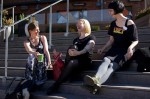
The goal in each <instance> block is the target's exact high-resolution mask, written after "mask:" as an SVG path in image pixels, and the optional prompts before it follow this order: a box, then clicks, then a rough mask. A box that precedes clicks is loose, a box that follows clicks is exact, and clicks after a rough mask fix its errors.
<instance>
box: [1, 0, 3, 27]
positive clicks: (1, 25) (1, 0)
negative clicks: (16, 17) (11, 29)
mask: <svg viewBox="0 0 150 99" xmlns="http://www.w3.org/2000/svg"><path fill="white" fill-rule="evenodd" d="M2 18H3V0H1V28H2V27H3V23H2Z"/></svg>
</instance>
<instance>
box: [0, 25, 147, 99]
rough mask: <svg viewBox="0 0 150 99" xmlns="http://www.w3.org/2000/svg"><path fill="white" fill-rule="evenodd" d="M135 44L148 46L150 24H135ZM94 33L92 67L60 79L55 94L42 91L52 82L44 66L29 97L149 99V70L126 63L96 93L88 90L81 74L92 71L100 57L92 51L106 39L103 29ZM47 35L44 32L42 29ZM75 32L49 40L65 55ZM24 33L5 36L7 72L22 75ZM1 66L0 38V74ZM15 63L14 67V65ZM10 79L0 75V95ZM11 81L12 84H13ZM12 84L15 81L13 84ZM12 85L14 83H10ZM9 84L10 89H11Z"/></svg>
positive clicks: (2, 46)
mask: <svg viewBox="0 0 150 99" xmlns="http://www.w3.org/2000/svg"><path fill="white" fill-rule="evenodd" d="M138 30H139V40H140V44H139V45H138V48H139V47H146V46H150V32H149V31H150V28H149V27H147V28H139V29H138ZM92 33H93V35H95V36H96V38H97V40H96V46H95V51H94V54H93V57H92V59H93V68H92V69H91V70H89V71H85V72H84V73H82V74H81V76H80V77H79V78H78V79H77V80H76V81H73V82H66V83H63V84H62V85H61V87H60V90H59V92H58V93H57V94H53V95H51V96H48V95H46V90H47V88H48V87H49V86H50V85H51V84H52V83H53V82H54V81H53V80H52V70H48V77H49V80H48V81H47V82H46V84H45V85H44V86H43V87H41V88H40V89H39V90H38V91H36V92H33V93H32V95H31V99H150V96H149V94H150V77H149V76H150V73H139V72H136V67H133V66H130V67H129V68H128V70H125V71H117V72H116V73H114V75H113V76H112V77H111V78H110V79H109V80H108V81H107V82H106V83H105V84H104V85H102V87H101V88H100V91H99V93H98V94H97V95H93V94H91V93H90V91H89V90H91V88H90V87H87V86H85V85H84V84H83V76H84V75H86V74H89V75H94V74H95V72H96V70H97V68H98V66H99V64H100V62H101V60H100V59H101V57H102V56H100V55H98V54H97V53H96V51H97V48H100V47H102V46H103V45H104V44H105V43H106V41H107V40H108V35H107V31H99V32H92ZM42 34H44V35H46V36H47V37H48V34H47V33H42ZM77 35H78V34H77V33H70V34H69V36H68V37H64V33H53V34H52V39H53V40H52V43H53V45H54V46H53V47H52V49H50V50H49V51H50V53H51V52H52V50H53V49H54V48H56V49H57V50H58V51H61V52H62V53H63V56H64V57H65V53H66V49H67V48H68V46H69V45H71V44H72V40H73V38H75V37H76V36H77ZM25 39H26V37H17V36H15V40H14V41H10V40H9V51H8V53H9V55H8V76H11V77H24V70H25V64H26V58H27V56H28V54H27V53H26V51H25V49H24V47H23V41H24V40H25ZM4 66H5V43H4V42H2V41H1V42H0V76H4ZM14 67H15V68H14ZM10 81H11V79H6V81H4V79H0V92H1V94H0V99H4V96H5V89H6V86H7V85H8V84H9V83H10ZM17 82H18V81H15V83H14V84H17ZM14 86H15V85H14ZM13 88H14V87H13ZM13 88H12V89H13Z"/></svg>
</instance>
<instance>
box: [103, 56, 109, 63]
mask: <svg viewBox="0 0 150 99" xmlns="http://www.w3.org/2000/svg"><path fill="white" fill-rule="evenodd" d="M103 61H105V62H108V63H110V62H111V60H110V59H109V58H107V57H104V59H103Z"/></svg>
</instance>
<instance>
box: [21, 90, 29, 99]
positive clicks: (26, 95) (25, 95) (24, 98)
mask: <svg viewBox="0 0 150 99" xmlns="http://www.w3.org/2000/svg"><path fill="white" fill-rule="evenodd" d="M22 95H23V99H29V97H30V93H29V91H28V89H27V88H25V89H23V90H22Z"/></svg>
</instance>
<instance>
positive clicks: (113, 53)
mask: <svg viewBox="0 0 150 99" xmlns="http://www.w3.org/2000/svg"><path fill="white" fill-rule="evenodd" d="M123 10H124V4H123V3H122V2H120V1H113V2H111V3H110V4H109V5H108V11H109V14H110V15H111V16H112V17H113V18H115V19H116V20H114V21H113V22H111V24H110V28H109V31H108V34H109V35H110V38H109V41H108V42H107V43H106V44H105V46H104V47H103V48H102V49H99V50H98V52H99V53H100V54H101V53H102V52H103V51H104V49H106V48H109V47H110V46H111V49H110V50H109V51H108V52H107V53H106V54H105V56H104V59H103V61H102V63H101V65H100V66H99V68H98V71H97V73H96V74H95V76H94V77H91V76H89V75H86V76H85V78H84V81H85V84H87V85H91V86H94V87H96V88H95V91H94V92H93V94H95V93H96V92H97V90H98V88H99V87H100V86H101V84H103V83H105V82H106V81H107V80H108V78H109V77H110V76H111V74H112V73H113V72H114V71H116V70H117V69H119V68H120V67H121V66H122V64H123V63H124V62H125V61H126V60H128V59H130V58H131V57H132V55H133V52H134V48H135V46H136V45H137V44H138V33H137V28H136V26H135V24H134V22H133V21H132V20H129V19H128V18H127V17H125V16H124V15H123V14H122V12H123Z"/></svg>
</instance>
